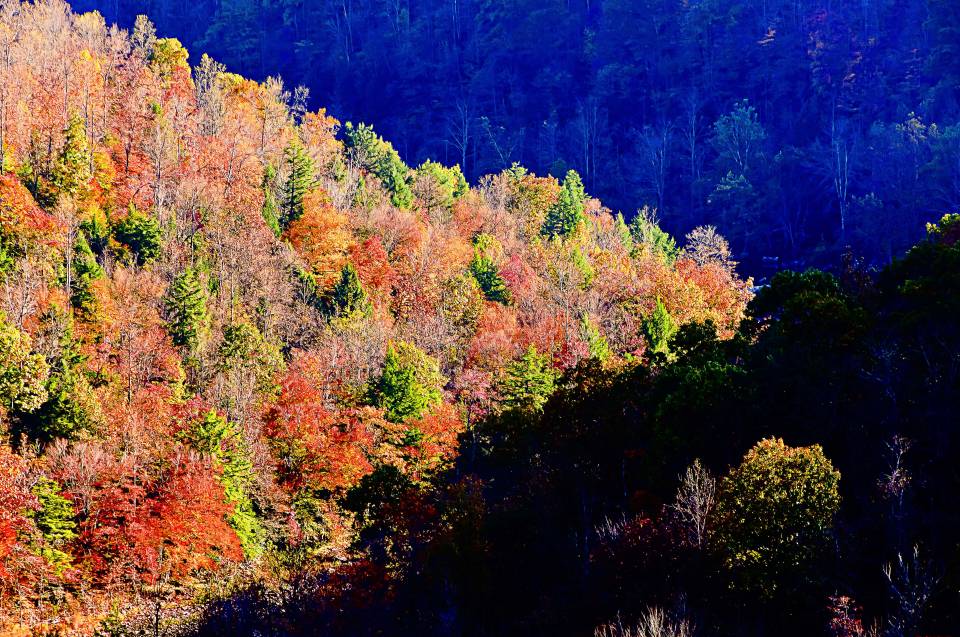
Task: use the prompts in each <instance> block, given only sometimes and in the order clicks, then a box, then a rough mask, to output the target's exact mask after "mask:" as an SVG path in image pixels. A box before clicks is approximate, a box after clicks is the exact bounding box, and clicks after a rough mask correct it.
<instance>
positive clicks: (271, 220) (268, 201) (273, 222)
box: [261, 165, 303, 237]
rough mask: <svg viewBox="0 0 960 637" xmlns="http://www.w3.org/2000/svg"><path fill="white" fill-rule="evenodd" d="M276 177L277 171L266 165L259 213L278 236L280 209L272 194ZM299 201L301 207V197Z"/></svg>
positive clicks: (279, 230)
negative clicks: (261, 206)
mask: <svg viewBox="0 0 960 637" xmlns="http://www.w3.org/2000/svg"><path fill="white" fill-rule="evenodd" d="M276 179H277V171H276V169H275V168H274V167H273V166H269V165H268V166H267V168H266V170H264V171H263V184H262V186H261V187H262V188H263V209H262V210H261V214H262V215H263V220H264V222H265V223H266V224H267V227H268V228H270V230H271V231H273V234H274V235H276V236H278V237H279V236H280V233H281V232H282V231H281V229H280V210H279V206H278V205H277V196H276V195H275V194H274V182H275V181H276ZM300 201H301V207H302V205H303V199H301V200H300Z"/></svg>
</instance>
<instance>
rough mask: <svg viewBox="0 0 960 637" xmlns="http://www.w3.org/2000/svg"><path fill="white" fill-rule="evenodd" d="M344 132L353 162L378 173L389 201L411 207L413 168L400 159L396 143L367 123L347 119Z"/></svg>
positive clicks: (375, 173) (398, 205) (402, 206)
mask: <svg viewBox="0 0 960 637" xmlns="http://www.w3.org/2000/svg"><path fill="white" fill-rule="evenodd" d="M344 135H345V139H344V142H345V144H346V147H347V149H348V151H349V152H350V154H351V156H352V157H353V159H354V161H356V162H357V163H358V164H359V165H360V166H362V167H363V168H364V169H365V170H368V171H370V172H371V173H373V174H374V175H376V177H377V178H378V179H379V180H380V182H381V183H382V184H383V187H384V188H386V190H387V192H388V193H390V202H391V203H392V204H393V205H394V206H396V207H397V208H404V209H407V208H409V207H410V205H411V204H412V203H413V191H412V190H411V189H410V169H409V168H408V167H407V165H406V164H404V163H403V160H402V159H400V155H399V154H398V153H397V151H396V150H394V148H393V145H392V144H390V142H387V141H384V139H383V138H382V137H380V136H379V135H377V134H376V133H375V132H374V131H373V127H372V126H369V125H367V124H360V125H358V126H354V125H353V124H352V123H350V122H347V124H346V126H345V127H344Z"/></svg>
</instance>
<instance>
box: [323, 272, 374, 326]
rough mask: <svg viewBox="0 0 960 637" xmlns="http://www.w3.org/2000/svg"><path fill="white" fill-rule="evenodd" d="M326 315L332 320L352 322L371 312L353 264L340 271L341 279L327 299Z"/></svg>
mask: <svg viewBox="0 0 960 637" xmlns="http://www.w3.org/2000/svg"><path fill="white" fill-rule="evenodd" d="M325 300H326V303H325V305H326V314H327V316H329V317H331V318H340V319H343V320H346V321H350V320H353V319H356V318H359V317H362V316H365V315H366V314H368V313H369V312H370V307H371V306H370V301H369V299H368V298H367V292H366V290H364V289H363V284H362V283H361V282H360V276H359V275H358V274H357V269H356V268H355V267H353V264H352V263H347V264H346V265H344V266H343V269H341V270H340V279H339V280H338V281H337V282H336V283H335V284H334V285H333V288H331V289H330V292H329V294H328V295H327V297H326V299H325Z"/></svg>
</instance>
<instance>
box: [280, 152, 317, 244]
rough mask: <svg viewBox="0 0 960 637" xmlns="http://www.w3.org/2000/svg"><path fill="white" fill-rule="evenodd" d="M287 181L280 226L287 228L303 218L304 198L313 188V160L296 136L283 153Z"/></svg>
mask: <svg viewBox="0 0 960 637" xmlns="http://www.w3.org/2000/svg"><path fill="white" fill-rule="evenodd" d="M283 159H284V163H285V164H286V168H287V180H286V182H284V185H283V203H282V205H281V209H280V213H281V214H280V226H281V227H283V228H286V227H287V226H289V225H290V224H291V223H293V222H294V221H296V220H297V219H299V218H300V217H302V216H303V198H304V196H305V195H306V194H307V193H308V192H310V189H311V188H312V187H313V183H314V175H313V160H312V159H310V156H309V155H308V154H307V150H306V149H305V148H304V147H303V142H301V141H300V138H299V137H298V136H296V135H294V136H293V139H291V140H290V143H289V144H288V145H287V147H286V148H285V149H284V151H283Z"/></svg>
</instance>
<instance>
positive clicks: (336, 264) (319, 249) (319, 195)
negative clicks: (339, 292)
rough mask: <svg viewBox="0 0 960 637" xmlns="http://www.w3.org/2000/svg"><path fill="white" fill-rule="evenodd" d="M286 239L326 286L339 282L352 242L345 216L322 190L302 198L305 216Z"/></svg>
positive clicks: (287, 233)
mask: <svg viewBox="0 0 960 637" xmlns="http://www.w3.org/2000/svg"><path fill="white" fill-rule="evenodd" d="M283 236H284V238H286V239H287V240H288V241H289V242H290V243H291V245H293V247H294V249H295V250H296V251H297V253H298V254H299V255H300V256H301V257H303V259H304V260H305V261H306V262H307V263H308V264H309V265H310V268H311V269H312V270H313V273H314V274H315V275H316V276H317V282H318V283H319V284H320V285H321V286H323V287H327V286H329V285H331V284H333V283H334V282H335V281H336V279H337V276H338V275H339V274H340V270H341V268H343V265H344V264H345V263H346V260H347V253H348V251H349V249H350V244H351V243H352V241H353V237H352V235H351V234H350V229H349V226H348V221H347V217H346V215H344V214H343V213H340V212H337V211H336V210H335V209H334V208H333V206H332V205H331V204H330V199H329V197H328V196H327V194H326V193H325V192H324V191H323V190H319V189H317V190H313V191H311V192H309V193H307V194H306V195H305V196H304V197H303V216H302V217H300V218H299V219H297V220H296V221H294V222H293V223H291V224H290V226H289V227H288V228H287V230H286V232H284V235H283Z"/></svg>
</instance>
